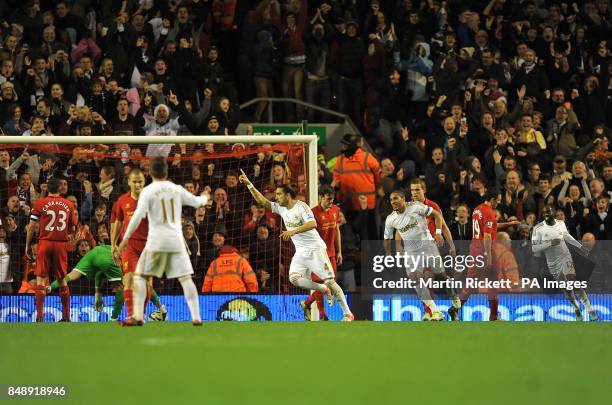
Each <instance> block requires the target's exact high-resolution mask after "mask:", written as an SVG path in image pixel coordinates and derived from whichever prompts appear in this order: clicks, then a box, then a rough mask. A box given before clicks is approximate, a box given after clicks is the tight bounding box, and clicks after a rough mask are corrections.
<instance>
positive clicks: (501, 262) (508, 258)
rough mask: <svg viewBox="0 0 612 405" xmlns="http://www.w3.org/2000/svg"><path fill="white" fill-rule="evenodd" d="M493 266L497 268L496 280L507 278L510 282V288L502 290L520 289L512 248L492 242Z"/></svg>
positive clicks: (513, 290) (516, 264) (514, 290)
mask: <svg viewBox="0 0 612 405" xmlns="http://www.w3.org/2000/svg"><path fill="white" fill-rule="evenodd" d="M493 268H495V269H497V279H498V280H508V281H509V283H510V288H508V289H505V290H504V291H511V292H517V291H521V288H520V286H519V270H518V263H517V261H516V258H515V257H514V253H512V250H510V248H508V247H506V246H505V245H504V244H503V243H499V242H494V243H493Z"/></svg>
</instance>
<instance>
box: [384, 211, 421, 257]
mask: <svg viewBox="0 0 612 405" xmlns="http://www.w3.org/2000/svg"><path fill="white" fill-rule="evenodd" d="M432 212H433V208H431V207H429V206H427V205H425V204H423V203H420V202H416V201H415V202H410V203H408V204H407V205H406V209H405V210H404V212H402V213H399V212H397V211H393V212H392V213H391V214H389V216H387V219H386V220H385V234H384V237H385V239H394V237H395V230H398V231H399V234H400V236H401V237H402V240H404V242H406V243H404V247H405V248H406V249H408V250H410V249H411V248H414V249H418V248H420V247H422V246H423V243H420V242H417V241H431V240H433V238H432V236H431V233H430V232H429V228H428V227H427V219H426V218H427V217H428V216H429V215H431V214H432Z"/></svg>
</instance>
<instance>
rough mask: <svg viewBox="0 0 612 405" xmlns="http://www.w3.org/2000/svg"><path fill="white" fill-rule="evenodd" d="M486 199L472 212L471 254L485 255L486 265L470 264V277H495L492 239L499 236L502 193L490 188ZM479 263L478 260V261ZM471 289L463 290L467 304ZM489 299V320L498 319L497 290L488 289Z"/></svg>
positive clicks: (463, 298) (468, 274) (468, 271)
mask: <svg viewBox="0 0 612 405" xmlns="http://www.w3.org/2000/svg"><path fill="white" fill-rule="evenodd" d="M484 198H485V200H484V202H483V203H482V204H480V205H479V206H477V207H476V208H474V212H473V213H472V228H473V237H472V243H471V244H470V256H472V257H474V258H476V257H478V256H482V255H484V256H485V267H484V268H479V267H478V266H470V267H468V270H467V277H468V278H482V277H483V276H484V277H493V278H495V277H496V275H494V272H493V269H492V266H491V264H492V262H493V257H492V249H491V245H492V241H494V240H495V238H496V237H497V219H496V218H495V212H494V210H495V208H496V207H497V205H498V204H499V203H500V195H499V193H498V192H497V191H495V190H488V191H487V192H486V194H485V196H484ZM476 263H478V262H476ZM471 292H472V291H471V289H468V288H465V289H463V291H461V296H460V298H461V304H462V306H463V304H465V303H466V302H467V300H468V298H469V296H470V294H471ZM487 295H488V299H489V309H490V313H489V320H490V321H495V320H497V310H498V303H499V301H498V299H497V290H495V289H489V290H488V291H487Z"/></svg>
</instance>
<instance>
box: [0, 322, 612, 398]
mask: <svg viewBox="0 0 612 405" xmlns="http://www.w3.org/2000/svg"><path fill="white" fill-rule="evenodd" d="M611 344H612V324H611V323H509V322H495V323H488V322H482V323H446V322H443V323H390V322H389V323H375V322H353V323H329V322H310V323H306V322H293V323H280V322H279V323H272V322H255V323H246V322H245V323H238V322H212V323H205V324H204V326H203V327H199V328H194V327H192V326H191V324H189V323H171V322H166V323H161V322H159V323H148V324H147V325H145V326H144V327H142V328H121V327H119V326H118V325H116V324H111V323H106V324H100V323H97V324H96V323H89V324H88V323H73V324H60V323H53V324H51V323H49V324H2V325H0V384H16V385H26V384H28V385H31V384H40V385H64V386H67V387H68V391H69V392H68V397H67V398H65V399H61V400H59V399H58V400H56V401H54V402H57V403H75V404H109V405H110V404H192V403H201V404H311V405H312V404H315V403H318V404H343V405H344V404H349V405H350V404H408V403H411V404H412V403H426V404H477V403H486V404H569V403H584V404H598V403H609V402H608V401H609V399H610V397H611V395H612V384H610V365H612V346H611ZM3 398H6V397H3ZM19 402H27V401H19ZM37 402H40V401H37Z"/></svg>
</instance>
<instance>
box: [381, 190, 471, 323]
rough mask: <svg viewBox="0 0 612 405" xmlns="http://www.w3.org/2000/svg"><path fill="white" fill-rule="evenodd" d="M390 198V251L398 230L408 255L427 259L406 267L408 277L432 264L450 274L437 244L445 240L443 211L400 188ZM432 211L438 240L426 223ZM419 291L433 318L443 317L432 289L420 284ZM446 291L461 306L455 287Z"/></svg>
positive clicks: (387, 223) (418, 274) (387, 244)
mask: <svg viewBox="0 0 612 405" xmlns="http://www.w3.org/2000/svg"><path fill="white" fill-rule="evenodd" d="M390 201H391V207H392V208H393V212H392V213H391V214H389V215H388V216H387V219H386V220H385V232H384V239H385V242H384V245H385V251H386V252H387V254H388V255H391V245H392V241H393V240H394V239H395V231H396V230H397V231H398V232H399V234H400V237H401V238H402V240H403V241H404V252H405V253H407V254H408V255H414V256H416V257H417V258H418V257H421V258H422V259H424V260H421V261H419V262H418V264H417V265H416V266H415V267H414V268H406V272H407V273H408V276H409V277H417V278H422V276H423V271H424V270H425V269H427V268H430V269H431V270H432V271H433V273H434V274H435V275H437V276H442V277H443V278H447V275H446V272H445V270H444V266H443V264H442V257H441V256H440V251H439V250H438V247H437V246H436V243H439V244H441V243H443V238H442V227H443V226H444V224H445V221H444V217H443V216H442V214H440V213H439V212H437V211H436V210H434V209H433V208H431V207H429V206H427V205H425V204H423V203H420V202H418V201H415V202H411V203H407V202H406V195H405V194H404V192H403V191H401V190H396V191H394V192H392V193H391V195H390ZM430 215H433V217H434V220H435V221H436V236H435V240H434V238H432V236H431V233H430V232H429V228H428V226H427V217H428V216H430ZM417 285H418V284H417ZM416 292H417V295H418V296H419V298H420V299H421V300H422V301H423V303H424V304H425V305H427V306H428V307H429V308H431V311H432V315H431V318H430V320H432V321H442V320H444V315H443V314H442V312H440V311H439V310H438V309H437V307H436V304H435V302H434V300H433V299H432V297H431V294H430V293H429V290H428V289H427V288H422V287H421V286H420V285H418V287H417V288H416ZM447 292H448V294H449V296H450V297H451V299H452V301H453V307H454V308H455V309H457V310H459V309H460V308H461V301H460V300H459V298H458V297H457V294H456V293H455V291H454V290H453V289H452V288H447Z"/></svg>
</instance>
